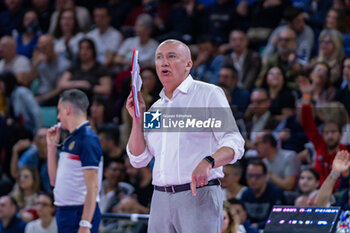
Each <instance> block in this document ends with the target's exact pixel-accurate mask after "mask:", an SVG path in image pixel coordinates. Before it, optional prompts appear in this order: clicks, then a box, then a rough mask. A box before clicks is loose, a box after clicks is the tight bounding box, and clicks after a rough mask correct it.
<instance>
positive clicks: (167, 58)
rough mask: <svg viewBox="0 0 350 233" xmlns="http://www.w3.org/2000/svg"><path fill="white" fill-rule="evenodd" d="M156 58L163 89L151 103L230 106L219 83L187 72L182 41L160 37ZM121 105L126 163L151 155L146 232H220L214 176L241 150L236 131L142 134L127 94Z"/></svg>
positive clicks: (219, 205) (219, 199)
mask: <svg viewBox="0 0 350 233" xmlns="http://www.w3.org/2000/svg"><path fill="white" fill-rule="evenodd" d="M155 60H156V62H155V63H156V70H157V74H158V77H159V79H160V81H161V83H162V84H163V87H164V88H163V90H162V91H161V93H160V97H161V98H160V99H159V100H158V101H157V102H156V103H155V104H154V105H153V106H152V108H160V107H163V108H167V109H172V108H174V107H180V108H181V107H182V108H185V109H186V110H191V108H192V109H193V108H203V109H207V108H208V109H209V108H212V107H215V108H218V109H223V108H229V104H228V102H227V99H226V97H225V95H224V93H223V91H222V90H221V88H219V87H217V86H214V85H212V84H207V83H204V82H200V81H195V80H193V78H192V77H191V76H190V75H189V73H190V69H191V67H192V61H191V53H190V50H189V48H188V47H187V46H186V45H185V44H183V43H182V42H180V41H177V40H166V41H164V42H163V43H161V44H160V45H159V46H158V48H157V50H156V58H155ZM138 99H139V101H140V111H141V113H143V111H144V108H145V105H144V101H143V99H142V96H141V94H140V93H139V94H138ZM126 106H127V109H128V111H129V114H130V115H131V116H132V118H133V124H132V130H131V134H130V138H129V143H128V145H127V152H128V155H129V158H130V162H131V164H132V165H133V166H134V167H143V166H146V165H147V164H148V163H149V162H150V161H151V159H152V158H153V157H154V158H155V163H154V168H153V182H152V183H153V185H155V190H154V193H153V197H152V203H151V213H150V220H149V225H148V232H162V233H175V232H182V233H186V232H191V233H195V232H198V233H202V232H207V233H214V232H215V233H216V232H217V233H219V232H220V230H221V227H222V221H223V216H222V206H223V194H222V190H221V188H220V186H219V184H220V182H219V181H218V178H222V177H223V172H222V166H223V165H225V164H228V163H234V162H235V161H237V160H238V159H240V158H241V157H242V155H243V152H244V140H243V138H242V136H241V135H240V133H239V132H238V130H235V131H233V130H232V131H226V132H216V131H214V130H211V131H208V132H200V133H198V132H188V131H186V130H184V129H183V130H181V132H179V130H178V131H176V132H161V131H158V132H152V131H151V132H149V133H145V134H144V133H143V129H142V120H141V119H142V117H140V118H137V117H135V113H134V104H133V99H132V96H131V95H130V96H129V98H128V100H127V105H126ZM141 116H142V115H141ZM231 118H232V122H230V124H233V125H235V122H234V119H233V116H232V114H231Z"/></svg>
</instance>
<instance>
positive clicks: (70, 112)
mask: <svg viewBox="0 0 350 233" xmlns="http://www.w3.org/2000/svg"><path fill="white" fill-rule="evenodd" d="M65 110H66V114H67V115H68V116H69V115H71V114H72V108H71V107H70V105H68V104H67V105H66V107H65Z"/></svg>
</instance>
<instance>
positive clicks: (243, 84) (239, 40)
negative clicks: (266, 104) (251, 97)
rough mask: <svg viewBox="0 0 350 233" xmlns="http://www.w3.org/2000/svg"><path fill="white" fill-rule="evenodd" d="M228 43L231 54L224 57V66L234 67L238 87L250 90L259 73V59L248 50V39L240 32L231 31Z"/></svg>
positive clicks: (254, 53)
mask: <svg viewBox="0 0 350 233" xmlns="http://www.w3.org/2000/svg"><path fill="white" fill-rule="evenodd" d="M229 43H230V49H232V52H231V53H230V54H228V55H226V57H225V60H224V64H230V65H233V66H234V68H235V71H236V72H237V76H238V84H237V85H238V87H240V88H244V89H247V90H251V89H252V88H253V87H254V85H255V81H256V78H257V76H258V74H259V72H260V68H261V60H260V57H259V55H258V54H257V53H256V52H254V51H253V50H250V49H248V43H249V41H248V38H247V36H246V34H245V33H244V32H243V31H241V30H233V31H231V34H230V41H229Z"/></svg>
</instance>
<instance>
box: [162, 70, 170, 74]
mask: <svg viewBox="0 0 350 233" xmlns="http://www.w3.org/2000/svg"><path fill="white" fill-rule="evenodd" d="M169 73H170V71H169V70H162V74H169Z"/></svg>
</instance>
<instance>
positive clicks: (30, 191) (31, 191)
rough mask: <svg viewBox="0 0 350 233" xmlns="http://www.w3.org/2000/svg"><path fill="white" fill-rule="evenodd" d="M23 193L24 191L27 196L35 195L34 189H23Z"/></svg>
mask: <svg viewBox="0 0 350 233" xmlns="http://www.w3.org/2000/svg"><path fill="white" fill-rule="evenodd" d="M23 193H24V196H25V197H27V196H31V195H33V193H34V192H33V190H23Z"/></svg>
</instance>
